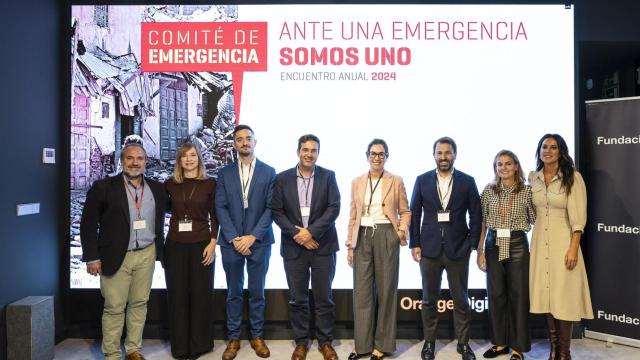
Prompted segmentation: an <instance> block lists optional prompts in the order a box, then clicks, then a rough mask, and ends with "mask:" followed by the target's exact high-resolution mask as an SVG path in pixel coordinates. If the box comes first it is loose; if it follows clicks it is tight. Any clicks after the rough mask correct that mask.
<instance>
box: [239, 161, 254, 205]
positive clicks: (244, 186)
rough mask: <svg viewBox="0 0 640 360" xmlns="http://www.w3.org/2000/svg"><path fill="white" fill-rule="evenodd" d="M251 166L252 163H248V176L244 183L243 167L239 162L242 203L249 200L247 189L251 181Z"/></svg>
mask: <svg viewBox="0 0 640 360" xmlns="http://www.w3.org/2000/svg"><path fill="white" fill-rule="evenodd" d="M252 166H253V161H252V162H251V163H249V174H248V175H247V181H246V182H245V181H244V166H243V164H242V162H240V173H241V176H242V179H240V180H242V200H243V201H247V200H248V199H249V192H248V191H247V188H248V187H249V182H250V181H251V168H252Z"/></svg>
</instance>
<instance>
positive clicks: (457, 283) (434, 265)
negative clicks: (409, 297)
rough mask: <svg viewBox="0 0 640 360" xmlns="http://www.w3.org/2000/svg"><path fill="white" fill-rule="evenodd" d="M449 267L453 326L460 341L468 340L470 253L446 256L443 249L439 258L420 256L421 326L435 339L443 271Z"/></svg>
mask: <svg viewBox="0 0 640 360" xmlns="http://www.w3.org/2000/svg"><path fill="white" fill-rule="evenodd" d="M443 270H447V280H448V281H449V290H450V291H451V297H452V299H453V327H454V329H455V333H456V337H457V338H458V344H467V343H468V342H469V320H470V314H469V311H470V310H469V295H468V291H467V286H468V283H469V255H467V256H465V257H463V258H461V259H456V260H451V259H449V258H447V256H446V255H445V254H444V249H442V251H441V252H440V256H438V257H437V258H429V257H423V258H422V259H420V272H421V274H422V313H421V315H422V327H423V330H424V338H425V340H426V341H435V340H436V328H437V326H438V311H437V308H436V305H437V302H438V298H439V296H440V285H441V282H442V271H443Z"/></svg>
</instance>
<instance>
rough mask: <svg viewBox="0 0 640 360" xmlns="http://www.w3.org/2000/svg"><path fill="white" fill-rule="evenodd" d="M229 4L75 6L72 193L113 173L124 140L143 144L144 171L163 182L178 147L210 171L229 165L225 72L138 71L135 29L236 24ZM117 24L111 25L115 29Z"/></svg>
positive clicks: (230, 121) (230, 110)
mask: <svg viewBox="0 0 640 360" xmlns="http://www.w3.org/2000/svg"><path fill="white" fill-rule="evenodd" d="M236 12H237V10H236V7H234V6H127V7H121V6H107V5H96V6H74V7H73V13H72V17H73V23H72V29H71V30H72V36H71V59H72V61H71V67H72V68H71V71H72V74H73V75H72V77H71V129H70V131H71V169H70V170H71V173H70V174H71V175H70V181H71V184H70V188H71V189H72V190H86V189H87V188H88V187H89V186H90V185H91V183H93V181H95V180H97V179H100V178H103V177H105V176H108V175H112V174H114V173H116V172H117V171H118V158H119V156H120V151H121V149H122V146H123V143H124V141H125V139H126V138H127V137H132V136H133V138H137V139H142V141H143V143H144V147H145V149H146V151H147V154H148V156H149V163H148V165H147V173H148V174H149V172H151V176H153V177H156V178H159V179H160V180H164V179H165V178H166V177H167V176H169V175H170V173H171V169H172V168H173V165H172V164H173V163H174V162H175V156H176V149H177V148H178V147H179V146H180V144H181V143H182V142H184V141H187V140H188V141H192V142H194V143H196V144H197V146H198V147H199V148H200V149H201V151H202V152H203V157H204V162H205V165H206V167H207V170H208V172H209V171H212V172H215V169H217V168H218V167H220V166H223V165H225V164H226V163H228V162H229V161H232V160H233V159H232V157H233V151H232V150H231V149H232V148H231V141H230V139H229V133H230V131H232V130H233V127H234V125H235V111H234V104H233V89H232V80H231V76H230V74H226V73H211V72H205V73H203V72H191V73H143V72H141V70H140V62H139V59H140V24H141V22H150V21H235V20H236V18H237V15H236ZM115 24H117V26H116V25H115Z"/></svg>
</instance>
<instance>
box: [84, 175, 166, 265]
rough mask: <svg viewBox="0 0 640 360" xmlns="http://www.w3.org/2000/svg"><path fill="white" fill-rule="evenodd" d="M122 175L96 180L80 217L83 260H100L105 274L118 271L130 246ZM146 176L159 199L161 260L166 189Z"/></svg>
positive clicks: (157, 223) (127, 208)
mask: <svg viewBox="0 0 640 360" xmlns="http://www.w3.org/2000/svg"><path fill="white" fill-rule="evenodd" d="M122 177H123V175H122V173H120V174H118V175H116V176H113V177H108V178H105V179H101V180H98V181H96V182H94V183H93V185H92V186H91V188H90V189H89V192H88V193H87V199H86V201H85V203H84V209H83V210H82V219H81V220H80V241H81V242H82V260H83V261H93V260H100V261H101V262H102V274H104V275H107V276H110V275H113V274H115V273H116V271H118V269H119V268H120V265H122V261H124V257H125V255H126V254H127V248H128V247H129V235H130V231H131V230H130V226H131V223H130V222H131V220H130V219H129V205H128V203H127V192H126V190H125V188H124V181H123V179H122ZM144 180H145V181H146V182H147V184H148V185H149V187H150V188H151V192H152V193H153V198H154V201H155V203H156V223H155V232H156V240H155V242H156V257H157V258H158V260H161V261H162V260H163V257H162V251H163V247H164V209H165V203H166V192H165V190H164V186H163V185H162V184H161V183H159V182H157V181H154V180H151V179H149V178H145V179H144Z"/></svg>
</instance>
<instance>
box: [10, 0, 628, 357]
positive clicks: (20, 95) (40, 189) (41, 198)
mask: <svg viewBox="0 0 640 360" xmlns="http://www.w3.org/2000/svg"><path fill="white" fill-rule="evenodd" d="M114 2H118V1H114ZM134 2H136V3H137V2H140V1H129V3H134ZM147 2H149V1H147ZM151 2H153V1H151ZM155 2H156V3H163V2H164V1H155ZM334 2H337V1H334ZM439 2H442V1H439ZM465 2H467V3H468V2H469V1H465ZM495 2H496V3H503V2H504V1H495ZM511 2H514V3H519V2H520V3H544V2H545V1H533V0H528V1H511ZM546 2H549V1H546ZM575 2H576V13H575V14H576V31H577V33H576V38H577V40H578V41H579V42H592V43H593V42H597V43H603V44H601V46H603V48H602V50H603V51H606V49H607V46H608V45H607V43H609V42H631V43H633V42H640V27H638V26H637V24H638V20H637V17H638V15H639V14H640V2H638V1H635V0H610V1H604V0H586V1H585V0H583V1H580V0H578V1H575ZM64 3H65V1H56V0H22V1H16V0H14V1H11V2H5V3H4V4H3V10H4V11H3V16H2V21H1V22H0V34H2V35H1V36H2V45H3V51H2V56H1V57H0V58H1V59H2V60H1V66H0V69H1V70H0V71H2V73H1V74H2V76H1V77H0V78H1V79H2V80H3V81H4V84H5V85H4V86H3V87H2V89H1V90H0V94H1V95H0V99H2V115H1V120H0V134H2V135H1V140H0V154H2V155H1V156H2V159H3V161H2V164H3V176H2V179H3V180H2V185H1V186H0V187H1V188H2V195H3V196H2V199H3V200H2V203H1V205H0V219H2V220H0V221H1V223H0V229H2V233H1V235H0V360H3V359H5V358H6V324H5V307H6V305H7V304H9V303H11V302H14V301H16V300H19V299H21V298H23V297H25V296H29V295H54V296H56V323H57V326H56V333H57V337H58V338H60V336H63V335H64V332H65V326H64V321H63V320H64V319H63V316H62V312H61V311H59V309H61V308H62V307H61V294H62V295H64V293H65V292H66V289H67V284H66V279H67V276H66V274H65V272H66V271H65V270H62V271H61V269H66V267H67V264H66V260H60V259H67V256H66V251H67V250H65V245H64V244H65V243H66V237H65V235H64V234H65V226H66V221H67V215H66V212H65V209H66V205H65V203H66V201H67V200H66V191H65V189H66V186H67V184H68V179H67V175H66V174H67V170H66V166H65V164H64V163H63V162H64V161H65V160H66V156H63V155H64V154H62V151H63V150H64V149H66V145H65V144H63V141H62V140H61V139H64V137H63V136H64V133H65V132H66V131H67V130H66V129H65V127H66V124H67V122H66V121H63V119H64V118H65V116H66V115H65V114H66V112H64V111H63V110H64V109H65V108H66V107H67V106H68V105H67V104H66V101H67V99H68V97H67V96H66V93H65V91H67V89H65V88H64V85H63V82H64V74H67V73H68V72H69V70H68V69H67V68H66V67H65V66H66V63H65V62H64V53H63V51H64V50H65V49H66V48H65V47H64V44H65V43H64V41H65V39H66V35H65V33H64V32H63V30H65V29H64V27H66V26H67V25H68V24H67V23H68V22H69V20H68V19H66V16H64V15H63V14H65V12H64V9H65V8H66V5H64ZM85 3H87V2H85ZM121 3H122V2H121ZM618 48H619V47H618ZM621 56H622V58H623V59H627V58H628V57H627V56H625V51H622V55H621ZM601 60H602V59H601ZM602 61H604V62H605V63H606V62H607V58H606V56H605V57H604V60H602ZM621 61H622V60H621ZM624 61H627V60H624ZM588 65H589V64H585V63H583V64H581V66H588ZM43 147H54V148H56V149H57V151H58V154H57V160H58V163H57V164H56V165H43V164H42V163H41V153H42V148H43ZM26 202H40V204H41V209H40V214H38V215H31V216H25V217H17V216H16V204H18V203H26Z"/></svg>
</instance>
